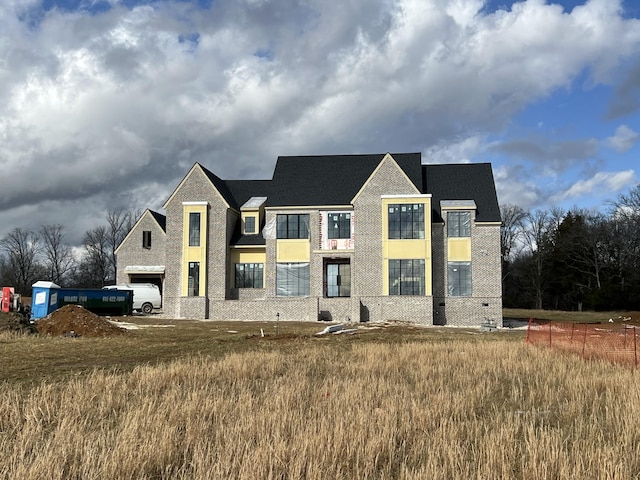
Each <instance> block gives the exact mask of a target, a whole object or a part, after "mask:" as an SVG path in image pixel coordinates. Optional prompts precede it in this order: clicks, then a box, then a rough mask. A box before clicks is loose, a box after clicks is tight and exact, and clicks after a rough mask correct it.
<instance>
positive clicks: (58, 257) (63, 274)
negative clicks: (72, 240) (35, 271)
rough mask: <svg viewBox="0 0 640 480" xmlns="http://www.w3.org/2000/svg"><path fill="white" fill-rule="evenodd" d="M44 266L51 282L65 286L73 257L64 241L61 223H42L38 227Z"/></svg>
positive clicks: (73, 262) (69, 247)
mask: <svg viewBox="0 0 640 480" xmlns="http://www.w3.org/2000/svg"><path fill="white" fill-rule="evenodd" d="M40 236H41V237H42V253H43V257H44V267H45V268H46V270H47V272H48V273H49V278H50V279H51V281H52V282H54V283H57V284H58V285H60V286H65V283H66V281H67V279H68V276H69V274H70V273H71V272H72V270H73V267H74V264H75V259H74V257H73V252H72V250H71V246H70V245H67V244H65V243H64V239H65V233H64V227H63V226H62V225H58V224H56V225H43V226H42V227H41V228H40Z"/></svg>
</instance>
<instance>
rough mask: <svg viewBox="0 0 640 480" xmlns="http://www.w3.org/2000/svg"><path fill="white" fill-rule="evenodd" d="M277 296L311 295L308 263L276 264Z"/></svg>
mask: <svg viewBox="0 0 640 480" xmlns="http://www.w3.org/2000/svg"><path fill="white" fill-rule="evenodd" d="M276 295H278V296H281V297H304V296H308V295H309V264H308V263H277V264H276Z"/></svg>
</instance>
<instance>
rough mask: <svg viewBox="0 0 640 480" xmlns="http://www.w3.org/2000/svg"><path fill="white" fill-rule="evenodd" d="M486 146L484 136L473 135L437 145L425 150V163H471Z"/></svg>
mask: <svg viewBox="0 0 640 480" xmlns="http://www.w3.org/2000/svg"><path fill="white" fill-rule="evenodd" d="M484 146H485V137H484V136H479V135H476V136H472V137H468V138H464V139H462V140H459V141H457V142H451V143H447V144H445V145H436V146H432V147H429V148H427V149H426V150H425V152H424V155H423V158H422V161H423V162H424V163H469V162H470V161H471V160H473V158H474V157H476V156H477V155H478V154H479V153H480V152H481V151H482V150H483V148H484Z"/></svg>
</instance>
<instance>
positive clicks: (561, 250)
mask: <svg viewBox="0 0 640 480" xmlns="http://www.w3.org/2000/svg"><path fill="white" fill-rule="evenodd" d="M603 210H604V211H601V210H586V209H581V208H577V207H575V208H573V209H570V210H568V211H565V210H563V209H561V208H557V207H556V208H550V209H548V210H535V211H526V210H523V209H522V208H520V207H518V206H517V205H512V204H508V205H501V213H502V230H501V249H502V290H503V305H504V306H505V307H515V308H537V309H553V310H574V311H581V310H583V309H584V310H617V309H624V310H640V185H638V186H636V187H634V188H632V189H631V190H630V191H629V192H628V193H625V194H621V195H619V196H618V197H617V198H616V199H615V200H612V201H610V202H608V203H607V204H605V205H604V206H603Z"/></svg>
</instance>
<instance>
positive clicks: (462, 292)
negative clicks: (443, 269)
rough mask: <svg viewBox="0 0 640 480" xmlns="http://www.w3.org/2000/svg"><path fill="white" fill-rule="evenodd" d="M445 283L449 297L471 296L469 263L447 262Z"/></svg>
mask: <svg viewBox="0 0 640 480" xmlns="http://www.w3.org/2000/svg"><path fill="white" fill-rule="evenodd" d="M447 283H448V285H447V286H448V291H449V296H450V297H469V296H471V262H449V263H448V265H447Z"/></svg>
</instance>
